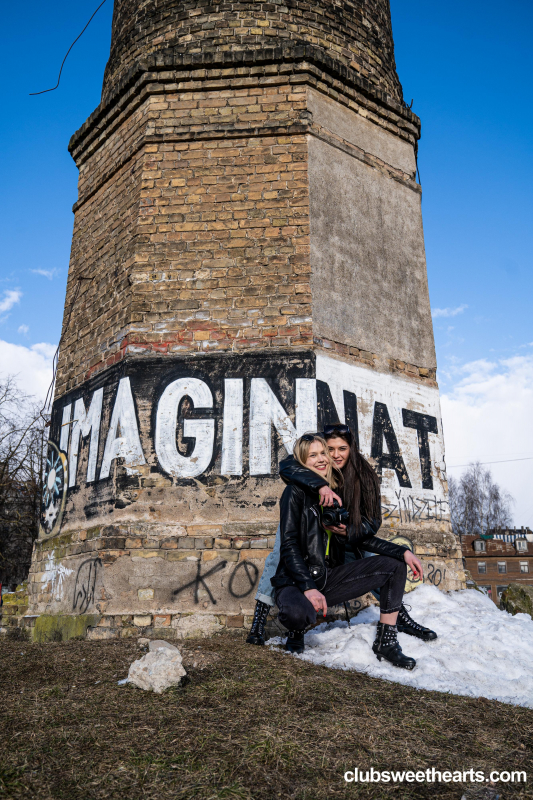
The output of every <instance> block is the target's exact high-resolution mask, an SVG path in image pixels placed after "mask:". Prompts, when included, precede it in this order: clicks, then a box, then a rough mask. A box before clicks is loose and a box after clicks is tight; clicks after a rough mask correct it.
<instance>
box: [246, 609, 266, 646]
mask: <svg viewBox="0 0 533 800" xmlns="http://www.w3.org/2000/svg"><path fill="white" fill-rule="evenodd" d="M269 613H270V606H269V605H267V603H262V602H261V601H260V600H258V601H257V602H256V604H255V611H254V618H253V622H252V627H251V628H250V633H249V634H248V637H247V639H246V641H247V642H248V644H259V645H263V644H264V643H265V623H266V621H267V617H268V615H269Z"/></svg>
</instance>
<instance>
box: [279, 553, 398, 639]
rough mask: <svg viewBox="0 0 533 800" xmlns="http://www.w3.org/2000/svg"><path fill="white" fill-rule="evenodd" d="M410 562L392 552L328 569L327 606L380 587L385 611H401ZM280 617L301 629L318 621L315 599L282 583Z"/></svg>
mask: <svg viewBox="0 0 533 800" xmlns="http://www.w3.org/2000/svg"><path fill="white" fill-rule="evenodd" d="M406 578H407V565H406V563H405V561H398V560H397V559H395V558H390V557H389V556H374V558H361V559H358V560H357V561H353V562H352V563H350V564H343V565H342V566H341V567H334V568H333V569H329V570H328V574H327V580H326V585H325V587H324V588H323V589H322V590H321V592H322V594H323V595H324V596H325V598H326V601H327V604H328V606H336V605H337V604H338V603H345V602H347V601H348V600H354V599H355V598H356V597H361V596H362V595H363V594H366V593H367V592H371V591H372V590H373V589H380V590H381V591H380V600H379V605H380V610H381V613H382V614H393V613H394V612H395V611H399V610H400V608H401V605H402V598H403V594H404V591H405V581H406ZM276 605H277V607H278V609H279V616H278V619H279V621H280V622H281V624H282V625H284V626H285V627H286V628H288V629H289V630H290V631H301V630H303V629H304V628H307V626H308V625H314V624H315V622H316V611H315V609H314V607H313V605H312V603H311V602H310V601H309V600H308V599H307V597H306V596H305V594H304V593H303V592H301V591H300V589H298V587H297V586H282V587H281V588H279V589H278V590H277V591H276Z"/></svg>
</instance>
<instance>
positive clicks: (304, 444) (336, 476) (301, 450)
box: [292, 433, 344, 489]
mask: <svg viewBox="0 0 533 800" xmlns="http://www.w3.org/2000/svg"><path fill="white" fill-rule="evenodd" d="M311 437H312V438H311ZM314 442H319V443H320V444H321V445H322V447H323V448H324V453H325V455H326V458H327V461H328V468H327V471H326V474H325V475H324V474H323V473H322V472H319V471H318V470H317V469H313V467H309V466H308V465H307V459H308V457H309V450H310V449H311V445H312V444H314ZM292 454H293V456H294V457H295V459H296V460H297V461H298V462H299V463H300V464H301V465H302V467H305V468H306V469H310V470H311V471H312V472H316V474H317V475H320V477H321V478H325V480H326V481H327V482H328V484H329V486H330V487H331V488H332V489H336V488H337V487H339V486H342V484H343V483H344V481H343V478H342V473H341V472H339V470H338V469H337V468H336V467H335V465H334V463H333V459H332V458H331V456H330V454H329V449H328V445H327V442H326V440H325V439H323V438H322V436H319V435H318V434H315V433H304V435H303V436H300V438H299V439H297V440H296V444H295V445H294V450H293V451H292Z"/></svg>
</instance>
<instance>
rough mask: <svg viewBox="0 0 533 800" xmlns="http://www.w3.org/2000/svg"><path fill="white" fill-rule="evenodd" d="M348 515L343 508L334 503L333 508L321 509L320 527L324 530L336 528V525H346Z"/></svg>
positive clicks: (348, 520) (348, 518)
mask: <svg viewBox="0 0 533 800" xmlns="http://www.w3.org/2000/svg"><path fill="white" fill-rule="evenodd" d="M349 522H350V514H349V513H348V511H346V509H345V508H343V507H342V506H340V505H339V504H338V503H337V501H336V500H335V501H334V505H333V506H329V507H328V508H323V509H322V525H323V526H324V528H331V527H336V526H337V525H348V523H349Z"/></svg>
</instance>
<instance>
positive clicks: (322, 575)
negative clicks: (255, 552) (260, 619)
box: [272, 484, 344, 592]
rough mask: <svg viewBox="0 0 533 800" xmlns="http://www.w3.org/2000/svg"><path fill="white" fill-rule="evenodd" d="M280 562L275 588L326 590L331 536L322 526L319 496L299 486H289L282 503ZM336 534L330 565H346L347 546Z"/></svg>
mask: <svg viewBox="0 0 533 800" xmlns="http://www.w3.org/2000/svg"><path fill="white" fill-rule="evenodd" d="M280 529H281V551H280V562H279V565H278V568H277V570H276V574H275V575H274V577H273V578H272V585H273V586H275V587H276V588H279V587H281V586H297V587H298V588H299V589H300V590H301V591H302V592H306V591H307V590H308V589H319V590H320V589H323V588H324V586H325V584H326V577H327V566H326V545H327V538H328V537H327V533H326V532H325V530H324V528H323V527H322V525H321V524H320V508H319V505H318V494H317V493H316V492H315V491H313V490H305V489H301V488H300V487H299V486H295V485H294V484H293V485H290V486H287V487H286V489H285V491H284V492H283V494H282V495H281V500H280ZM341 538H342V539H343V538H344V537H341V536H337V535H336V534H333V535H332V537H331V543H330V552H329V559H328V563H329V566H330V567H334V566H335V567H336V566H339V565H340V564H343V563H344V546H343V543H342V542H341V541H340V539H341Z"/></svg>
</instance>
